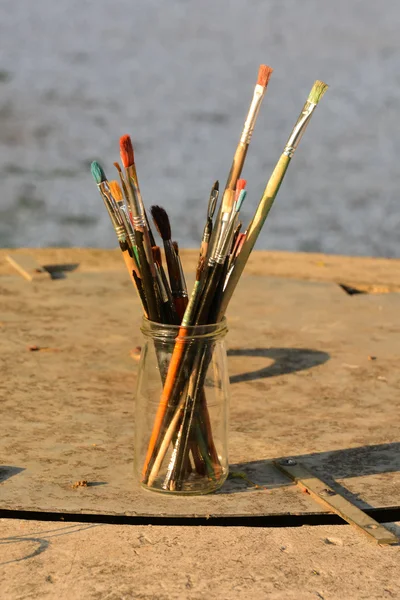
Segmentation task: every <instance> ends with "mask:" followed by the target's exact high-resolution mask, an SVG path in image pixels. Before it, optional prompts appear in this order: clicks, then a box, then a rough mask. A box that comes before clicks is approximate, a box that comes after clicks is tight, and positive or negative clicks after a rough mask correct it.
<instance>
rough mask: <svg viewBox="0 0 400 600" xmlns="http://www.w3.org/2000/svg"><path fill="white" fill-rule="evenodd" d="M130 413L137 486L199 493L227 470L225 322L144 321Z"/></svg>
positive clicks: (222, 477)
mask: <svg viewBox="0 0 400 600" xmlns="http://www.w3.org/2000/svg"><path fill="white" fill-rule="evenodd" d="M142 333H143V335H144V344H143V346H142V353H141V357H140V363H139V373H138V380H137V389H136V412H135V415H136V416H135V472H136V475H137V477H138V478H139V481H140V483H141V484H142V486H144V487H146V488H147V489H151V490H154V491H159V492H165V493H174V494H206V493H210V492H213V491H215V490H217V489H218V488H220V487H221V485H222V484H223V483H224V481H225V479H226V477H227V475H228V415H229V378H228V370H227V358H226V349H225V342H224V337H225V335H226V333H227V327H226V321H225V320H223V321H221V322H220V323H217V324H211V325H198V326H191V327H180V326H174V325H164V324H160V323H154V322H152V321H148V320H146V319H144V320H143V324H142Z"/></svg>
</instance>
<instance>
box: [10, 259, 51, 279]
mask: <svg viewBox="0 0 400 600" xmlns="http://www.w3.org/2000/svg"><path fill="white" fill-rule="evenodd" d="M6 259H7V260H8V262H9V263H10V264H11V265H12V266H13V267H14V269H16V271H18V273H19V274H20V275H22V277H24V278H25V279H27V280H28V281H33V280H35V281H36V280H40V279H46V280H47V279H51V276H50V273H49V272H48V271H46V269H44V268H43V267H42V266H41V265H39V263H38V262H37V261H36V260H35V259H34V258H33V256H31V255H30V254H19V253H18V254H17V253H14V254H7V255H6Z"/></svg>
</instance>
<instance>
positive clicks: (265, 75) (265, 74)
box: [257, 65, 273, 87]
mask: <svg viewBox="0 0 400 600" xmlns="http://www.w3.org/2000/svg"><path fill="white" fill-rule="evenodd" d="M272 71H273V69H272V67H269V66H268V65H260V68H259V69H258V78H257V85H262V86H263V87H267V85H268V82H269V80H270V77H271V75H272Z"/></svg>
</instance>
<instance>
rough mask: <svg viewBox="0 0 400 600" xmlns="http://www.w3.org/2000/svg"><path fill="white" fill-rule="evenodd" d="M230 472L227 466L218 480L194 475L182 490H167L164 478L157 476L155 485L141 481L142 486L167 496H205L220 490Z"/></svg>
mask: <svg viewBox="0 0 400 600" xmlns="http://www.w3.org/2000/svg"><path fill="white" fill-rule="evenodd" d="M228 474H229V468H226V469H224V470H223V472H222V473H221V475H220V477H218V480H217V481H210V480H208V479H207V480H205V479H204V477H198V476H196V475H194V476H193V477H190V478H189V479H188V480H186V481H185V482H184V484H183V486H182V489H181V490H166V489H164V488H163V487H162V486H163V482H164V479H163V478H161V477H160V478H157V479H156V480H155V481H154V483H153V485H151V486H148V485H147V484H146V483H141V484H140V485H141V487H142V488H143V489H144V490H147V491H149V492H157V493H159V494H164V495H166V496H204V495H205V494H212V493H214V492H216V491H217V490H219V489H220V488H221V487H222V486H223V484H224V483H225V481H226V479H227V477H228Z"/></svg>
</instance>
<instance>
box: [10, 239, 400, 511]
mask: <svg viewBox="0 0 400 600" xmlns="http://www.w3.org/2000/svg"><path fill="white" fill-rule="evenodd" d="M93 253H94V254H96V256H97V259H96V260H97V263H96V265H97V266H96V268H95V267H94V266H93V264H92V267H90V264H91V263H90V261H91V260H92V258H93ZM34 254H35V258H36V259H37V260H38V262H39V263H40V264H41V265H46V264H47V265H56V264H59V263H64V264H66V265H68V264H72V265H73V264H74V263H80V266H79V267H78V268H76V270H73V271H72V270H70V271H68V272H66V277H65V278H64V279H59V280H49V281H41V282H40V283H35V282H32V283H28V282H26V281H24V280H23V279H22V278H21V277H19V276H18V275H13V274H11V273H9V274H7V273H8V271H7V269H8V268H9V266H8V265H6V264H1V272H2V273H3V275H2V276H1V277H0V293H1V299H0V356H1V372H0V398H1V423H2V428H1V429H2V435H1V440H0V447H1V450H0V452H1V456H2V460H1V465H2V466H1V471H0V480H1V481H2V482H1V483H0V508H13V509H25V510H41V511H46V510H58V511H69V512H80V511H84V512H103V513H109V514H112V513H114V514H125V513H126V514H157V515H162V514H185V515H186V514H202V515H209V514H210V515H211V514H245V515H249V514H282V513H296V514H299V513H308V512H317V511H319V510H323V509H322V508H319V507H318V505H316V504H315V503H314V502H313V501H312V500H311V499H310V498H308V497H307V495H305V494H300V493H299V492H298V489H297V488H296V486H294V485H291V484H290V483H289V482H288V480H287V479H286V478H285V477H284V476H283V475H281V474H279V473H278V472H277V471H276V469H275V468H274V467H273V466H272V464H271V460H272V459H276V458H279V457H282V456H295V457H298V458H299V460H301V462H303V463H304V464H305V465H308V466H310V467H312V469H313V471H315V472H316V473H317V474H318V473H319V474H320V475H321V477H323V478H324V479H326V478H327V477H328V478H329V475H331V477H332V478H333V479H334V480H335V481H336V482H337V485H339V486H342V487H343V490H342V492H343V493H344V495H345V496H346V495H347V497H349V498H350V499H353V500H354V501H355V502H356V504H358V505H359V506H360V507H367V506H372V507H385V506H393V505H399V504H400V476H399V471H400V453H399V449H400V424H399V421H398V419H397V418H396V415H397V414H398V413H399V405H400V393H399V391H400V385H399V368H398V364H399V358H400V336H399V330H400V326H399V314H400V295H399V294H397V293H386V294H373V295H372V294H359V295H354V296H349V295H347V294H346V293H345V292H344V291H343V290H342V289H341V288H340V287H339V286H338V285H337V284H336V283H330V282H322V281H320V282H315V281H304V280H303V281H300V280H297V279H294V278H293V275H294V274H292V278H285V277H283V276H282V277H270V276H268V277H267V276H265V277H264V276H257V275H246V276H245V278H244V279H243V281H242V283H241V285H240V286H239V288H238V290H237V293H236V294H235V296H234V300H233V302H232V304H231V307H230V309H229V314H228V318H229V328H230V332H229V334H228V339H227V342H228V347H229V370H230V375H231V392H232V408H231V426H230V458H231V463H232V464H233V465H236V466H233V467H232V468H233V469H234V470H238V471H245V472H246V473H247V474H248V476H249V478H250V479H251V480H252V481H254V482H255V483H257V484H258V485H260V486H265V488H266V489H256V490H254V489H253V490H250V489H248V488H247V487H246V483H245V482H244V481H241V480H239V479H235V480H232V481H229V482H228V483H227V484H226V486H225V487H224V489H223V490H222V492H221V493H220V494H217V495H214V496H208V497H198V498H190V499H186V498H172V499H165V498H164V497H162V496H161V495H158V494H151V493H149V492H144V491H140V490H138V489H137V488H135V486H134V484H133V452H134V448H133V424H134V388H135V379H136V371H137V363H136V362H135V361H134V360H133V359H132V357H131V356H130V350H131V349H132V348H134V347H135V346H137V345H140V343H141V340H140V332H139V327H138V325H139V322H140V311H139V306H138V301H137V299H136V294H135V293H134V291H133V289H131V283H130V281H129V278H128V276H127V274H126V273H125V272H124V271H123V265H122V266H121V268H120V267H119V261H120V262H122V261H121V257H120V256H118V255H117V254H116V253H114V252H106V251H91V250H88V251H84V250H73V249H71V250H55V251H54V250H38V251H37V252H35V253H34ZM264 254H265V253H260V255H258V254H257V253H256V254H255V257H256V258H257V257H258V258H257V260H259V263H260V264H258V266H256V267H255V268H257V269H260V270H261V268H262V267H263V266H264V265H265V270H266V271H268V266H267V264H266V263H265V256H264ZM292 256H293V262H294V263H295V262H296V261H297V260H298V256H297V255H292ZM110 257H112V258H110ZM114 258H115V260H114ZM117 259H118V260H117ZM189 259H190V256H189ZM324 260H326V261H327V263H328V262H329V261H333V263H335V265H336V266H335V267H334V268H335V269H338V270H339V266H338V265H339V261H340V257H325V259H324ZM353 260H355V261H356V262H357V261H358V260H360V261H361V262H362V261H368V260H370V261H372V262H371V264H375V265H377V266H376V268H373V269H371V270H370V271H369V270H368V268H366V270H365V271H364V272H362V270H361V271H359V277H360V281H361V279H363V280H364V281H365V282H368V281H371V282H374V283H375V284H376V283H379V284H382V285H383V284H385V285H389V286H390V285H397V281H398V278H399V261H382V263H380V261H376V262H374V261H373V260H372V259H349V261H350V263H351V262H352V261H353ZM4 262H5V261H4ZM256 262H257V261H256ZM361 262H360V264H361ZM336 263H337V264H336ZM110 264H112V265H113V266H112V267H111V266H110ZM254 264H255V263H254ZM380 264H381V267H379V265H380ZM85 265H86V266H85ZM189 265H190V260H189ZM390 265H391V266H392V274H391V269H390ZM103 268H104V272H101V270H100V269H103ZM305 268H306V267H304V269H305ZM318 268H321V269H323V267H318ZM332 268H333V267H332ZM349 268H350V267H349ZM315 269H317V267H315ZM351 269H353V267H351ZM187 271H188V272H190V268H189V267H188V268H187ZM300 271H301V269H300ZM356 272H357V269H356V268H354V269H353V271H352V273H351V275H352V276H353V275H355V274H356ZM379 273H380V275H379V276H378V274H379ZM275 275H277V274H275ZM282 275H287V273H286V271H285V269H283V273H282ZM336 277H337V278H338V279H341V277H340V273H339V272H338V274H337V276H335V278H336ZM310 279H315V278H313V277H310ZM343 280H346V278H345V277H343ZM350 280H352V277H350V275H349V279H348V281H350ZM353 283H356V281H353ZM28 346H37V347H38V348H39V350H37V351H29V350H28ZM375 357H376V358H375ZM82 479H86V480H88V481H89V482H90V483H91V484H92V485H90V486H89V487H85V488H77V489H73V488H72V484H73V483H74V482H75V481H77V480H82Z"/></svg>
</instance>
